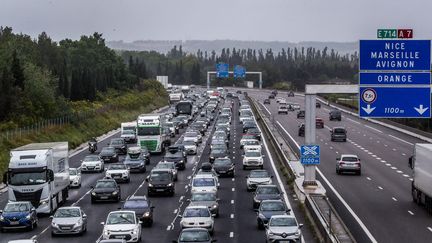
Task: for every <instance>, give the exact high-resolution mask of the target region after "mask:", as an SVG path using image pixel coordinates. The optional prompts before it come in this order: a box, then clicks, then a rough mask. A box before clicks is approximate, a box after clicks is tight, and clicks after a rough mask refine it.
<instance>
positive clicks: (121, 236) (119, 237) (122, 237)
mask: <svg viewBox="0 0 432 243" xmlns="http://www.w3.org/2000/svg"><path fill="white" fill-rule="evenodd" d="M114 238H116V239H124V238H126V237H125V236H123V235H116V236H114Z"/></svg>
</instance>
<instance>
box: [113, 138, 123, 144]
mask: <svg viewBox="0 0 432 243" xmlns="http://www.w3.org/2000/svg"><path fill="white" fill-rule="evenodd" d="M123 143H124V142H123V140H120V139H115V140H111V143H110V144H111V145H119V144H123Z"/></svg>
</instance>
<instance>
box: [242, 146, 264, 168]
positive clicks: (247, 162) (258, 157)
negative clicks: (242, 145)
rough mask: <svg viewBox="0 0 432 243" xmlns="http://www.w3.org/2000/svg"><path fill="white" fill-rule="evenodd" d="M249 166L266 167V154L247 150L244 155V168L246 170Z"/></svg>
mask: <svg viewBox="0 0 432 243" xmlns="http://www.w3.org/2000/svg"><path fill="white" fill-rule="evenodd" d="M248 167H259V168H261V169H263V168H264V155H263V154H261V151H257V150H248V151H245V153H244V155H243V169H244V170H245V169H247V168H248Z"/></svg>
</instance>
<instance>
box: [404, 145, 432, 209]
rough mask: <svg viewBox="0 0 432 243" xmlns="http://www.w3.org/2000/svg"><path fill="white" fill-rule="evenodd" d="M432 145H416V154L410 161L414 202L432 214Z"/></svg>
mask: <svg viewBox="0 0 432 243" xmlns="http://www.w3.org/2000/svg"><path fill="white" fill-rule="evenodd" d="M431 156H432V144H429V143H416V144H415V145H414V154H413V156H412V157H410V159H409V166H410V167H411V168H412V169H413V171H414V173H413V179H414V180H413V181H412V184H411V194H412V198H413V201H414V202H415V203H417V204H420V205H424V206H425V207H426V210H427V211H428V212H429V213H432V161H431Z"/></svg>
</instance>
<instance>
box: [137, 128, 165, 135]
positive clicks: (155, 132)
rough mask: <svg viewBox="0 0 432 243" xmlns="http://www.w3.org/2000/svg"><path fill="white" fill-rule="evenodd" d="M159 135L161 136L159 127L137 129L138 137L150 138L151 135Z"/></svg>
mask: <svg viewBox="0 0 432 243" xmlns="http://www.w3.org/2000/svg"><path fill="white" fill-rule="evenodd" d="M160 134H161V129H160V127H138V135H139V136H152V135H160Z"/></svg>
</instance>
